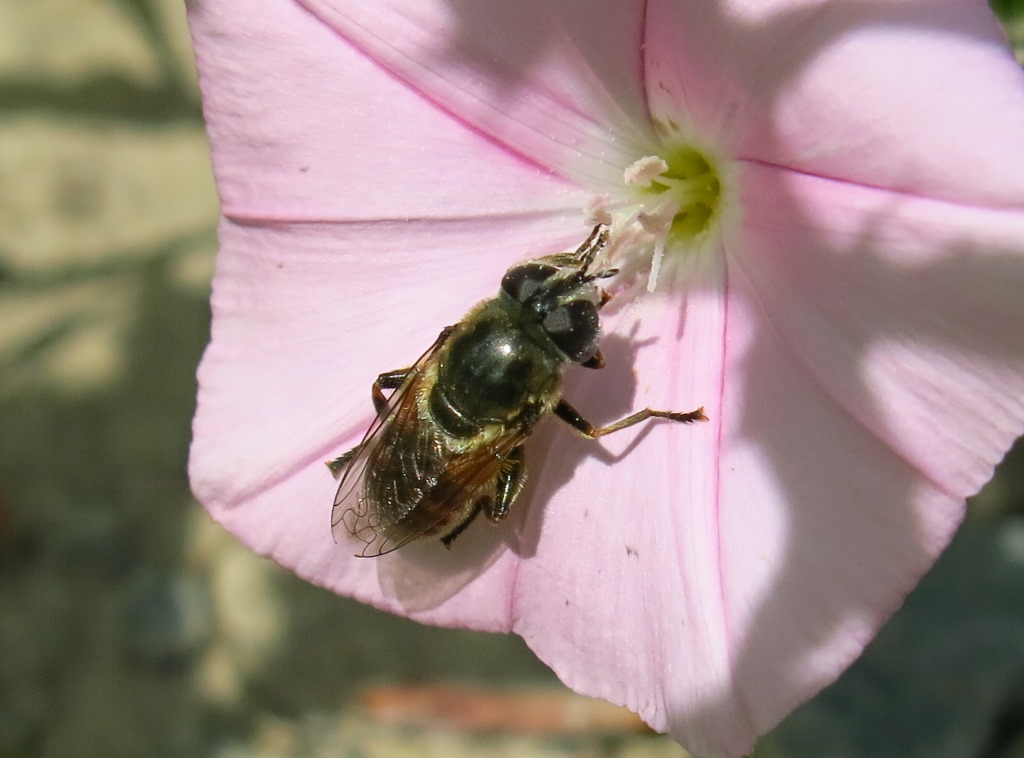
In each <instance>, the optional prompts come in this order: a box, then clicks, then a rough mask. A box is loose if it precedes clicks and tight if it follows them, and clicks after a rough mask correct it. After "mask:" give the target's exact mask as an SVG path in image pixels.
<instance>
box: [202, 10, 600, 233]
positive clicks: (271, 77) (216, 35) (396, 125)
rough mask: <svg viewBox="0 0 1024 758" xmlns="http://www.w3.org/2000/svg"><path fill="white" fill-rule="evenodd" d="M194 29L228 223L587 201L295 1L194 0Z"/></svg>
mask: <svg viewBox="0 0 1024 758" xmlns="http://www.w3.org/2000/svg"><path fill="white" fill-rule="evenodd" d="M189 22H190V27H191V30H192V35H193V39H194V43H195V49H196V59H197V62H198V65H199V69H200V84H201V86H202V90H203V102H204V107H205V112H206V121H207V129H208V131H209V134H210V142H211V147H212V151H213V159H214V169H215V173H216V176H217V186H218V190H219V192H220V196H221V203H222V206H223V211H224V213H225V215H226V216H228V217H230V218H236V219H239V220H253V219H256V220H263V221H281V222H290V221H347V220H359V219H391V220H396V221H397V220H402V219H415V218H436V219H444V218H449V217H455V218H465V217H466V216H467V215H468V214H471V215H475V216H498V215H518V214H528V213H529V214H537V213H546V212H552V211H554V212H561V211H563V210H564V209H567V208H573V209H576V208H578V207H580V206H582V204H583V203H584V197H585V196H584V194H583V193H581V192H580V191H579V190H578V189H577V188H575V187H572V186H568V185H566V184H565V183H564V182H563V181H561V180H559V179H558V178H556V177H554V176H553V175H552V174H551V173H550V171H549V170H546V169H542V168H538V167H537V166H536V165H532V164H528V163H525V162H524V161H522V160H521V159H519V158H517V157H516V156H514V155H512V154H510V153H509V152H508V151H506V150H503V149H501V148H500V147H498V146H496V145H495V144H494V143H493V142H492V141H490V140H489V139H487V138H486V137H484V136H481V135H480V134H477V133H475V132H473V131H471V130H469V129H467V128H466V126H465V125H464V124H461V123H459V122H458V121H457V120H456V119H453V118H452V117H451V116H450V115H448V114H445V113H443V112H441V111H439V110H438V108H437V107H436V106H435V105H434V104H433V103H431V102H429V101H428V100H426V99H424V98H423V97H421V96H419V95H417V94H415V93H413V92H411V91H410V90H409V89H408V88H407V87H405V86H404V85H402V84H400V83H399V82H396V81H395V79H394V78H393V77H392V76H390V75H389V74H388V73H387V72H385V71H383V70H382V69H381V68H380V66H378V65H376V64H375V63H373V62H372V61H370V60H368V59H367V58H366V57H365V56H364V55H363V54H362V53H361V52H359V51H358V50H356V49H354V48H353V47H352V46H350V45H348V44H347V43H346V42H345V40H344V39H342V38H339V37H338V35H337V34H336V33H335V32H334V31H332V30H331V29H329V28H328V27H326V26H325V25H324V24H323V23H322V22H320V21H318V20H317V19H315V18H313V17H312V16H310V15H309V13H307V12H306V11H305V10H303V9H302V8H301V7H298V6H297V5H296V4H294V3H291V2H271V3H263V4H261V6H260V9H259V12H253V13H250V12H246V11H245V10H244V9H241V8H240V7H239V6H237V5H233V4H231V3H213V2H196V3H192V4H191V5H190V6H189ZM410 128H413V129H414V130H415V131H414V133H415V135H416V138H415V139H410V134H411V132H410Z"/></svg>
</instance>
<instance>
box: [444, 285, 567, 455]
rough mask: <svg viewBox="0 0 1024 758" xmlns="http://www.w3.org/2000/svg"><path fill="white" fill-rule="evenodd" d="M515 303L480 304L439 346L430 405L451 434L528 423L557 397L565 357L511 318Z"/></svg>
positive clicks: (546, 409) (533, 420)
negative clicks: (511, 304)
mask: <svg viewBox="0 0 1024 758" xmlns="http://www.w3.org/2000/svg"><path fill="white" fill-rule="evenodd" d="M515 308H516V306H514V305H513V306H510V304H509V303H506V302H502V301H498V300H491V301H488V302H487V303H484V304H483V305H481V306H480V307H479V308H478V309H476V310H474V311H473V312H472V313H470V315H469V316H467V318H466V319H465V320H463V322H462V323H461V324H460V325H459V328H458V329H457V330H456V331H455V333H454V334H453V335H452V336H451V337H450V338H449V339H448V342H447V343H446V344H445V345H444V347H443V348H442V350H441V354H440V355H439V360H438V372H437V379H436V381H435V383H434V386H433V387H432V389H431V394H430V398H429V408H430V412H431V415H432V416H433V417H434V420H435V421H436V422H437V423H438V424H440V425H441V427H442V428H443V429H444V430H445V431H446V432H448V433H449V434H450V435H452V436H454V437H469V436H473V435H475V434H476V433H477V432H479V431H480V430H481V428H482V427H484V426H487V425H491V424H499V425H503V426H511V427H516V426H521V425H526V426H525V428H529V427H530V426H532V425H533V424H534V423H536V421H537V419H538V418H539V417H540V416H541V415H543V414H544V413H545V412H547V411H548V410H550V409H551V407H552V405H553V403H555V402H557V400H558V394H559V388H560V385H561V371H562V368H563V366H564V364H565V360H564V358H561V357H560V356H559V355H558V354H557V352H556V351H554V350H553V349H552V348H551V347H549V346H547V345H545V344H543V335H542V334H538V333H537V330H536V329H531V328H530V325H529V324H528V323H526V324H524V323H523V321H522V320H520V319H518V318H516V316H517V315H518V314H516V313H515V312H514V311H515Z"/></svg>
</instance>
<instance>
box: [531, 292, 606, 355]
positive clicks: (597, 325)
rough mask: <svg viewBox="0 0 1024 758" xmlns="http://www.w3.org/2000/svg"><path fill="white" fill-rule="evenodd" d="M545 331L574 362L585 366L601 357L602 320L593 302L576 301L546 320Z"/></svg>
mask: <svg viewBox="0 0 1024 758" xmlns="http://www.w3.org/2000/svg"><path fill="white" fill-rule="evenodd" d="M542 325H543V326H544V331H545V332H547V333H548V336H549V337H551V341H552V342H554V343H555V345H556V346H557V347H558V349H559V350H561V351H562V352H563V353H565V355H566V357H568V358H569V360H571V361H573V362H574V363H584V362H586V361H588V360H590V359H591V358H593V357H594V356H595V355H596V354H597V346H598V345H597V343H598V340H599V338H600V335H601V318H600V316H598V314H597V306H596V305H594V304H593V303H592V302H590V301H589V300H573V301H572V302H569V303H566V304H565V305H560V306H558V307H557V308H555V309H554V310H553V311H551V313H549V314H548V315H547V316H545V317H544V321H543V322H542Z"/></svg>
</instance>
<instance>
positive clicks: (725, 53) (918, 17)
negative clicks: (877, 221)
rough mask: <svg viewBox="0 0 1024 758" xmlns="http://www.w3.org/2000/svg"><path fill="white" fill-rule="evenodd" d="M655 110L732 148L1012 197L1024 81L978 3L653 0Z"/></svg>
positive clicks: (975, 200)
mask: <svg viewBox="0 0 1024 758" xmlns="http://www.w3.org/2000/svg"><path fill="white" fill-rule="evenodd" d="M646 80H647V91H648V93H649V96H650V106H651V112H652V115H653V116H654V117H655V118H658V119H661V120H662V121H667V120H674V121H680V120H681V121H684V122H685V121H686V120H687V119H689V121H690V122H691V123H692V125H693V127H694V128H695V130H696V133H697V134H699V135H701V136H703V137H704V138H705V139H716V140H718V141H719V143H720V144H724V145H726V146H728V147H730V148H732V149H733V150H735V151H736V153H737V154H738V155H740V156H741V157H745V158H748V159H749V160H752V161H755V162H758V163H770V164H778V165H784V166H788V167H791V168H795V169H799V170H801V171H804V172H806V173H810V174H818V175H822V176H828V177H833V178H839V179H845V180H847V181H851V182H856V183H860V184H866V185H869V186H882V187H888V188H890V189H898V190H902V191H905V192H910V193H915V194H921V195H926V196H929V197H936V198H942V199H946V200H955V201H962V202H967V203H972V204H984V205H993V206H1015V207H1019V206H1020V202H1021V198H1022V196H1024V191H1022V186H1021V183H1022V177H1024V151H1022V150H1021V149H1020V144H1021V135H1022V134H1024V109H1022V108H1021V107H1020V101H1021V96H1022V94H1024V80H1022V77H1021V72H1020V67H1019V66H1018V64H1017V62H1016V61H1015V59H1014V57H1013V54H1012V52H1011V51H1010V49H1009V47H1008V46H1007V44H1006V41H1005V37H1004V35H1003V33H1002V31H1001V29H1000V28H999V25H998V24H997V22H996V19H995V17H994V16H993V14H992V12H991V10H990V9H989V8H988V6H987V4H985V3H983V2H947V1H946V0H919V1H917V2H899V3H867V2H858V1H856V0H844V1H840V2H836V1H835V0H810V1H808V0H785V1H779V2H772V3H750V2H748V0H727V1H726V2H708V3H700V2H691V3H679V2H674V0H651V2H650V3H649V5H648V22H647V25H646Z"/></svg>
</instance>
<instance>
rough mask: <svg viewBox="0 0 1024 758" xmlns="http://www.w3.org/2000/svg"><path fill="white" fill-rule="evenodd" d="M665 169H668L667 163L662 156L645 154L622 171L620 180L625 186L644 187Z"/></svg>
mask: <svg viewBox="0 0 1024 758" xmlns="http://www.w3.org/2000/svg"><path fill="white" fill-rule="evenodd" d="M666 171H668V164H667V163H666V162H665V160H664V158H661V157H659V156H657V155H645V156H644V157H643V158H640V159H639V160H636V161H634V162H633V163H632V164H631V165H630V166H629V167H628V168H627V169H626V170H625V171H623V172H622V180H623V181H624V182H625V183H626V185H627V186H630V185H632V186H638V187H646V186H647V185H648V184H650V183H651V182H653V181H654V180H655V179H657V178H658V177H659V176H661V175H662V174H664V173H665V172H666Z"/></svg>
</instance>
